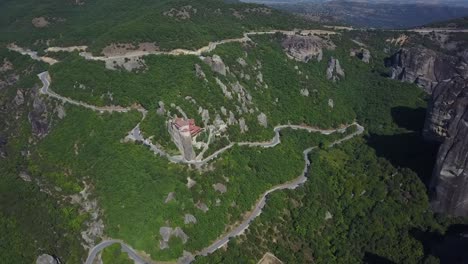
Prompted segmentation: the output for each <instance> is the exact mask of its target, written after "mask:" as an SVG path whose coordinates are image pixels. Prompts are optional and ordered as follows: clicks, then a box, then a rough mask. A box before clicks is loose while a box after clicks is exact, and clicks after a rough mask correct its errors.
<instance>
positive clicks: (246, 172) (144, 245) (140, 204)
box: [29, 107, 342, 259]
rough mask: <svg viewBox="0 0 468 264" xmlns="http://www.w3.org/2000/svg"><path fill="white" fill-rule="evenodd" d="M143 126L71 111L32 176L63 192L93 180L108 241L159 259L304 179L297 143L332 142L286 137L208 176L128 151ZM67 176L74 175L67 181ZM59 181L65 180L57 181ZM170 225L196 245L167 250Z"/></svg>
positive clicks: (223, 162) (45, 144)
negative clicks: (221, 187)
mask: <svg viewBox="0 0 468 264" xmlns="http://www.w3.org/2000/svg"><path fill="white" fill-rule="evenodd" d="M139 118H140V116H139V113H137V112H132V113H126V114H112V115H110V114H96V113H93V112H91V111H86V110H81V109H79V108H77V107H69V108H67V117H66V118H65V119H64V120H63V122H61V123H59V124H58V125H57V126H56V127H55V129H54V131H53V132H52V133H51V134H50V135H49V136H48V137H47V138H45V139H44V140H43V141H42V142H41V143H40V144H39V145H38V146H37V150H36V151H35V152H34V153H35V154H34V156H33V158H32V162H31V164H30V165H29V170H30V171H34V172H35V174H36V175H41V176H42V177H44V178H46V179H49V180H50V181H54V183H55V184H56V185H58V186H60V187H64V186H63V185H64V184H65V183H67V182H70V181H74V180H75V181H76V182H77V183H78V182H79V181H80V180H81V179H84V178H89V179H90V180H91V181H92V182H93V185H94V188H95V195H96V196H97V197H98V199H99V202H100V206H101V207H102V208H103V209H104V211H105V212H106V214H105V222H106V223H105V226H106V234H108V235H109V236H110V237H113V238H120V239H123V240H124V241H125V242H127V243H129V244H130V245H132V246H133V247H135V248H136V249H139V250H144V251H145V252H148V253H149V254H151V256H152V257H153V258H155V259H174V258H176V257H178V256H180V254H181V253H182V249H183V248H187V249H189V250H196V249H200V248H202V247H204V246H207V245H208V243H209V241H212V240H214V239H215V238H216V237H217V236H218V235H219V234H220V233H222V231H223V230H224V228H225V224H226V223H229V222H231V221H234V220H236V219H239V218H240V216H241V215H242V213H243V212H245V211H247V210H249V209H250V208H251V206H252V205H253V204H254V201H256V200H257V199H258V198H259V196H260V194H261V193H263V192H264V191H266V190H267V189H268V188H271V186H274V185H276V184H280V183H283V182H286V181H288V180H291V179H293V178H295V177H297V176H298V175H299V174H300V172H301V171H302V168H303V157H302V149H303V145H299V144H298V143H297V142H298V139H299V138H307V144H308V145H310V146H313V145H318V144H319V143H320V142H321V141H323V139H324V138H325V136H321V135H311V134H308V133H305V132H298V131H297V132H294V133H293V132H292V131H291V132H290V131H284V133H283V134H284V139H283V142H282V144H281V145H279V146H277V147H275V148H270V149H262V148H247V147H242V148H240V147H236V148H233V149H231V150H230V151H228V152H227V153H225V154H223V157H222V158H221V159H219V160H217V161H215V162H214V163H213V167H214V170H213V171H209V172H204V173H200V172H197V171H193V170H188V169H186V168H185V167H184V166H182V165H173V164H169V163H168V161H167V160H166V159H164V158H159V157H157V156H154V155H153V154H152V153H151V152H150V151H148V150H147V149H146V148H144V147H142V146H140V145H135V144H132V143H128V144H122V143H121V141H120V140H121V139H122V138H123V137H124V136H125V134H126V132H127V131H129V130H130V129H131V128H132V127H133V126H134V125H135V123H137V122H138V121H139ZM299 135H301V136H299ZM341 136H342V135H340V134H337V135H335V136H332V137H334V138H340V137H341ZM330 140H331V139H330ZM56 142H61V144H56ZM74 149H76V152H75V151H74ZM272 164H275V166H274V167H272V166H271V165H272ZM62 171H67V172H69V173H68V174H64V173H61V174H60V172H62ZM57 174H58V175H61V176H62V178H61V179H62V180H56V177H55V176H53V177H51V175H57ZM187 177H191V178H192V179H193V180H195V181H196V182H197V184H196V185H195V186H194V187H193V188H192V189H190V190H189V189H187V187H186V186H185V184H186V182H187V180H186V178H187ZM216 183H223V184H225V185H226V186H227V189H228V192H227V193H225V194H224V195H219V193H216V191H215V190H214V189H213V187H212V185H213V184H216ZM169 192H174V193H175V197H176V199H175V200H174V201H171V202H169V203H167V204H166V203H164V200H165V199H166V196H167V194H168V193H169ZM240 196H241V197H242V199H239V197H240ZM217 199H220V202H217ZM198 201H201V202H203V203H205V204H207V205H208V207H209V211H208V212H206V213H203V212H202V211H200V210H199V209H197V208H196V207H195V204H194V203H196V202H198ZM233 203H234V205H235V206H232V204H233ZM217 204H218V205H217ZM184 213H190V214H193V215H194V216H195V217H196V218H197V220H198V222H197V224H196V225H189V226H187V225H184V223H183V217H184ZM229 219H230V220H229ZM167 225H169V226H172V227H175V226H180V227H182V228H183V230H184V232H186V233H187V235H188V236H189V237H190V239H189V240H188V243H187V244H186V245H185V246H183V245H182V243H181V241H179V240H177V239H171V243H170V247H171V248H170V250H160V249H159V239H160V236H159V228H160V227H162V226H167Z"/></svg>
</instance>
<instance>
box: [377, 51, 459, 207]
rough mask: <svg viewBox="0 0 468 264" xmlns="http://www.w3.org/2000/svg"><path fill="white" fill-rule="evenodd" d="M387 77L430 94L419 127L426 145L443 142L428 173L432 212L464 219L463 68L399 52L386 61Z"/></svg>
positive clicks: (429, 54)
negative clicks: (424, 114)
mask: <svg viewBox="0 0 468 264" xmlns="http://www.w3.org/2000/svg"><path fill="white" fill-rule="evenodd" d="M386 65H387V66H390V67H392V74H391V78H393V79H397V80H401V81H405V82H411V83H416V84H417V85H418V86H420V87H421V88H422V89H423V90H424V91H425V92H426V93H428V94H431V95H432V96H431V99H430V102H429V105H428V109H427V117H426V121H425V125H424V132H423V134H424V137H425V138H426V139H427V140H431V141H437V142H440V143H442V145H441V146H440V149H439V152H438V155H437V161H436V165H435V168H434V171H433V176H432V181H431V184H430V188H431V190H430V191H431V205H432V208H433V210H434V211H435V212H440V213H445V214H448V215H451V216H468V64H467V60H466V57H465V56H463V54H459V56H451V55H447V54H443V53H441V52H436V51H434V50H430V49H427V48H422V47H414V48H408V49H406V48H403V49H400V50H399V51H398V52H397V53H395V54H394V55H392V56H391V57H390V58H388V59H387V60H386Z"/></svg>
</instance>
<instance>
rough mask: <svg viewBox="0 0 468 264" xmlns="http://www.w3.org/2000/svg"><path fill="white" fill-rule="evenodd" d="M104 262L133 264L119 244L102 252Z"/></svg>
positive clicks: (105, 263)
mask: <svg viewBox="0 0 468 264" xmlns="http://www.w3.org/2000/svg"><path fill="white" fill-rule="evenodd" d="M102 262H103V263H104V264H132V263H134V262H133V261H132V260H130V259H129V258H128V255H127V253H125V252H122V250H121V247H120V245H119V244H114V245H112V246H110V247H107V248H105V249H104V250H103V251H102Z"/></svg>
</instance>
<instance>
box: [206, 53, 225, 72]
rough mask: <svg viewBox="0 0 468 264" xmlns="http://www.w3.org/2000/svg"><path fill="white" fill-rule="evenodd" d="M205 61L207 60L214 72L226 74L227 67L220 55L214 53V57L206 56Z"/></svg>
mask: <svg viewBox="0 0 468 264" xmlns="http://www.w3.org/2000/svg"><path fill="white" fill-rule="evenodd" d="M204 61H205V63H206V64H208V65H210V66H211V69H212V70H213V71H214V72H217V73H219V74H221V75H224V76H226V72H227V67H226V65H225V64H224V62H223V60H222V59H221V57H219V56H218V55H213V57H206V58H205V59H204Z"/></svg>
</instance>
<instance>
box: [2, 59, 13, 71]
mask: <svg viewBox="0 0 468 264" xmlns="http://www.w3.org/2000/svg"><path fill="white" fill-rule="evenodd" d="M10 70H13V64H12V63H11V62H10V61H9V60H8V59H7V58H4V59H3V64H2V66H0V72H6V71H10Z"/></svg>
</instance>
